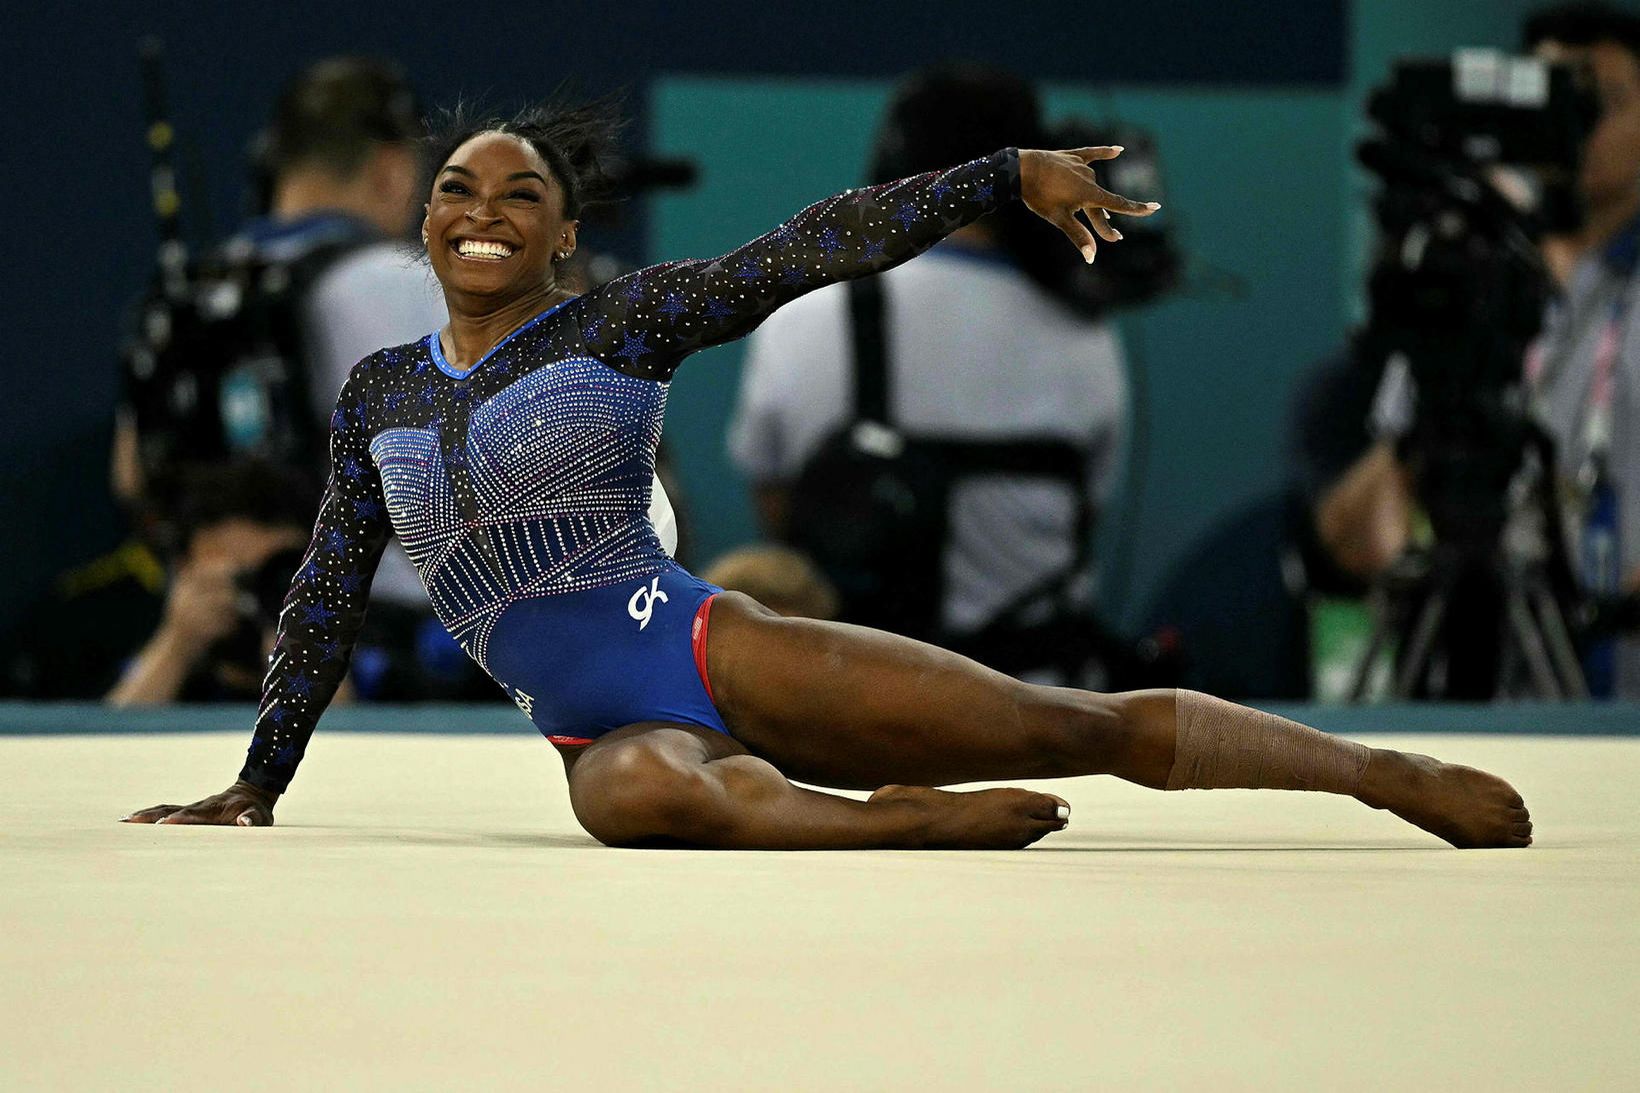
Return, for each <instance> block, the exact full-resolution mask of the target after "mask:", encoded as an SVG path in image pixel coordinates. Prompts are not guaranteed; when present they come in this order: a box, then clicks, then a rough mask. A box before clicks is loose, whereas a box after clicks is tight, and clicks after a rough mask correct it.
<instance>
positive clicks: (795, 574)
mask: <svg viewBox="0 0 1640 1093" xmlns="http://www.w3.org/2000/svg"><path fill="white" fill-rule="evenodd" d="M701 579H702V580H704V581H706V582H707V583H708V584H715V585H717V586H718V587H720V588H724V589H728V590H729V591H731V592H744V593H746V595H748V596H750V597H752V598H753V599H754V600H756V601H757V602H758V603H761V604H762V605H763V606H764V607H767V608H768V609H769V610H771V611H774V612H775V613H777V614H781V615H788V616H794V617H797V618H805V619H834V618H836V617H837V591H836V590H835V589H833V588H832V587H831V582H829V581H827V580H826V578H825V577H824V576H822V575H821V573H820V571H819V570H818V569H816V568H815V567H814V563H813V562H811V561H809V560H808V558H807V557H805V556H804V555H802V554H800V553H798V552H797V551H795V550H791V549H789V548H787V547H782V546H774V545H769V544H762V545H758V546H749V547H742V548H741V549H739V550H731V551H730V552H729V553H727V554H725V555H723V557H721V558H719V559H718V560H717V561H715V562H713V563H712V565H711V567H710V568H708V569H707V570H706V571H705V573H703V574H702V575H701Z"/></svg>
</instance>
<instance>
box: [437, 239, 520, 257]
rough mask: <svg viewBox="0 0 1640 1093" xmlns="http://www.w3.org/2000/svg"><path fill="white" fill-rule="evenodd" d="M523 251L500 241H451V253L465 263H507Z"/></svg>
mask: <svg viewBox="0 0 1640 1093" xmlns="http://www.w3.org/2000/svg"><path fill="white" fill-rule="evenodd" d="M523 249H524V248H523V247H519V246H515V245H513V244H512V243H506V242H503V241H502V240H499V239H470V238H457V239H452V240H450V251H451V253H453V254H454V255H455V256H456V257H457V258H460V259H461V260H462V261H465V262H505V261H506V260H507V259H509V258H511V257H512V256H513V255H515V254H517V253H518V252H519V251H521V250H523Z"/></svg>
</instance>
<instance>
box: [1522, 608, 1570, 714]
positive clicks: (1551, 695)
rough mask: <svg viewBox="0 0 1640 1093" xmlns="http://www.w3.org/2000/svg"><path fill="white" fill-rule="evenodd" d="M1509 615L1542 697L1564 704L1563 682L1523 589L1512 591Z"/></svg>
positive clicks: (1529, 669)
mask: <svg viewBox="0 0 1640 1093" xmlns="http://www.w3.org/2000/svg"><path fill="white" fill-rule="evenodd" d="M1508 612H1509V630H1510V633H1512V634H1513V635H1514V638H1515V641H1516V642H1517V643H1518V644H1519V646H1520V651H1521V653H1522V655H1523V656H1525V658H1526V667H1527V670H1528V671H1530V673H1531V675H1532V685H1533V686H1534V687H1535V688H1537V692H1538V695H1539V697H1541V698H1547V699H1550V700H1551V701H1556V702H1559V701H1562V700H1564V699H1565V698H1566V694H1565V692H1564V691H1562V690H1561V689H1560V681H1559V680H1558V679H1556V678H1555V668H1554V665H1553V664H1552V663H1551V662H1550V660H1549V651H1548V649H1547V648H1545V647H1544V642H1543V635H1542V634H1541V633H1539V632H1538V627H1537V620H1536V619H1535V618H1533V616H1532V609H1531V606H1530V605H1529V604H1528V603H1527V601H1526V593H1525V592H1523V591H1522V590H1521V589H1519V588H1512V589H1510V590H1509V603H1508Z"/></svg>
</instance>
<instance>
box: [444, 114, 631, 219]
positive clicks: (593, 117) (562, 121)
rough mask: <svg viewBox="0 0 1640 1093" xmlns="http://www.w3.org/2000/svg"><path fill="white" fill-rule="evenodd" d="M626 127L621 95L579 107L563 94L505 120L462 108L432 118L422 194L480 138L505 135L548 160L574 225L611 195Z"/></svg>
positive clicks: (565, 209)
mask: <svg viewBox="0 0 1640 1093" xmlns="http://www.w3.org/2000/svg"><path fill="white" fill-rule="evenodd" d="M625 128H626V122H625V119H624V118H623V116H622V112H621V109H620V99H619V97H618V96H606V97H604V98H600V99H594V100H591V101H582V102H575V101H572V100H571V99H569V98H568V97H567V96H565V95H564V94H563V93H562V92H558V93H555V94H554V95H553V96H552V97H551V98H550V99H548V100H547V101H546V102H544V103H540V104H538V105H534V106H527V107H525V108H524V109H522V110H520V111H518V112H517V113H515V114H513V115H512V116H511V117H502V116H501V115H499V114H496V113H493V112H490V111H488V110H486V109H484V108H483V107H481V106H475V105H474V104H471V103H457V104H456V105H455V106H453V107H450V108H448V109H445V110H442V111H440V112H439V113H438V114H437V115H435V116H434V117H433V118H431V119H429V121H428V126H427V130H428V132H427V138H426V150H427V158H426V163H427V171H428V175H427V178H426V179H424V183H425V185H424V186H423V187H422V188H423V191H424V192H426V191H430V190H431V189H432V188H433V180H434V178H436V177H437V175H438V172H439V171H441V170H443V169H444V165H445V164H446V163H448V162H449V160H450V157H451V156H452V155H454V154H455V150H456V149H457V148H459V147H461V146H462V145H463V144H465V143H466V142H467V141H469V140H471V139H472V138H473V137H476V136H478V135H479V134H480V133H506V134H509V135H511V136H515V137H517V138H519V139H520V140H523V141H525V142H526V143H528V144H529V146H530V147H531V148H534V149H535V150H536V152H537V153H539V154H540V156H541V158H542V159H543V160H545V161H546V164H547V167H548V169H549V170H551V171H552V175H553V178H554V179H556V180H557V182H558V186H559V189H560V190H561V191H562V192H563V195H564V215H565V216H566V217H568V218H569V219H571V220H573V219H575V218H577V217H579V216H580V215H581V210H582V209H583V208H585V207H586V205H587V204H588V203H590V202H595V201H598V200H600V199H602V198H605V197H606V196H608V186H609V167H610V160H611V157H612V155H613V154H614V149H615V146H616V143H617V141H618V140H619V139H620V135H621V132H622V131H623V130H624V129H625Z"/></svg>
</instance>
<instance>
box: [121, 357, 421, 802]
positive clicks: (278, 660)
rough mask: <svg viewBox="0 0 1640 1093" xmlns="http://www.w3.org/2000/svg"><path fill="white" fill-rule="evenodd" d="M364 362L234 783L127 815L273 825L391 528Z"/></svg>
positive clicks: (343, 399) (340, 409) (345, 659)
mask: <svg viewBox="0 0 1640 1093" xmlns="http://www.w3.org/2000/svg"><path fill="white" fill-rule="evenodd" d="M371 364H372V361H371V360H370V359H366V360H365V361H363V362H361V363H360V365H359V366H358V367H357V368H355V369H354V371H353V374H352V376H351V377H350V378H349V379H348V382H347V384H346V385H345V386H344V387H343V388H342V393H341V396H340V398H339V399H338V400H337V404H336V412H335V414H334V416H332V418H331V432H330V459H331V472H330V481H329V483H328V484H327V485H326V487H325V493H324V498H323V500H322V501H321V502H320V505H319V517H318V520H317V521H316V522H315V524H314V527H313V538H312V540H311V541H310V542H309V544H308V548H307V553H306V554H305V555H304V556H303V558H302V565H301V568H299V569H298V570H297V571H296V576H295V577H294V578H293V579H292V581H291V586H290V592H289V594H287V595H286V597H285V603H284V607H283V608H282V609H281V611H280V613H279V628H278V631H277V634H276V637H275V639H274V646H273V655H272V656H271V657H270V658H269V663H268V674H267V676H266V678H265V679H264V680H263V683H262V701H261V704H260V705H259V706H258V708H257V716H256V732H255V735H254V736H253V737H252V738H251V746H250V750H249V752H248V754H247V756H246V760H245V766H244V769H243V770H241V771H240V774H239V781H238V782H236V783H235V785H234V786H233V787H230V789H228V790H227V791H225V792H224V793H219V794H216V795H215V796H213V797H208V798H206V799H205V800H203V801H199V802H196V803H195V804H193V805H188V806H185V807H180V808H179V807H177V806H173V805H161V806H159V807H157V808H150V809H144V810H143V811H141V812H137V813H134V814H132V815H131V816H129V817H126V818H127V819H128V820H131V821H133V822H139V823H204V824H233V823H239V824H244V825H250V826H256V825H260V824H265V823H271V822H272V807H273V802H274V800H276V799H277V798H278V796H279V794H281V793H283V792H284V791H285V787H286V786H288V785H289V784H290V780H291V777H292V776H293V775H294V774H295V773H296V767H297V764H299V763H300V762H301V761H302V754H303V752H304V751H305V750H306V749H307V743H308V739H309V738H310V737H311V736H312V735H313V727H314V725H315V724H317V723H318V720H319V715H320V714H322V713H323V712H324V711H325V707H326V706H327V705H329V703H330V700H331V698H332V697H334V695H335V694H336V689H337V688H338V687H339V686H340V685H341V682H342V679H343V677H344V676H345V675H346V674H347V666H348V663H349V661H350V660H351V659H352V656H353V643H354V642H355V641H356V640H357V638H358V635H359V627H360V625H361V624H362V623H363V622H364V614H365V605H366V603H367V602H368V601H369V598H370V582H371V579H372V578H373V577H374V576H375V572H376V565H377V563H378V562H380V561H381V556H382V551H383V549H384V548H385V547H386V545H387V538H388V535H389V533H390V525H389V523H388V519H387V509H386V503H385V498H384V496H383V493H382V484H381V478H380V476H379V475H378V474H377V472H376V466H375V463H374V462H372V460H371V458H370V444H369V434H368V432H367V431H366V427H365V417H366V414H367V413H368V404H367V399H366V390H367V385H368V375H369V370H370V367H371Z"/></svg>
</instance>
